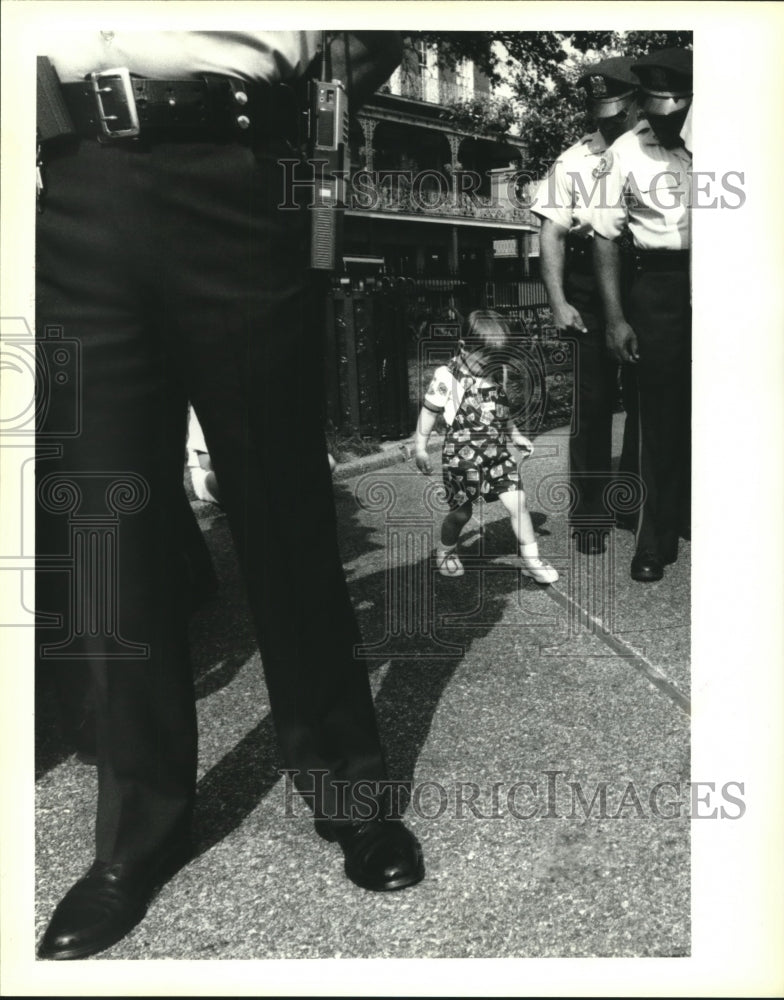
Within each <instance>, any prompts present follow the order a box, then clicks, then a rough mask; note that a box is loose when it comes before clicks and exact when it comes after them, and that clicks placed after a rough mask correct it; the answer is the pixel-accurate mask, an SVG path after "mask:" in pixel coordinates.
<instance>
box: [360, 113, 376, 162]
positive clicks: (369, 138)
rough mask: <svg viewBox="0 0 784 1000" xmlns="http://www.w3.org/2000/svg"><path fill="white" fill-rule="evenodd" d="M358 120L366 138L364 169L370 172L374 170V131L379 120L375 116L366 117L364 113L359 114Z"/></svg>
mask: <svg viewBox="0 0 784 1000" xmlns="http://www.w3.org/2000/svg"><path fill="white" fill-rule="evenodd" d="M357 121H358V122H359V124H360V126H361V128H362V135H363V137H364V140H365V163H364V169H365V170H367V171H368V172H372V170H373V133H374V132H375V131H376V125H378V122H377V121H376V119H375V118H366V117H365V116H364V115H357Z"/></svg>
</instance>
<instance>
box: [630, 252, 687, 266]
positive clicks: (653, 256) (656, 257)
mask: <svg viewBox="0 0 784 1000" xmlns="http://www.w3.org/2000/svg"><path fill="white" fill-rule="evenodd" d="M633 255H634V265H635V267H636V268H637V270H638V271H671V272H672V271H688V270H689V261H690V258H691V252H690V251H689V250H640V249H638V248H637V247H635V249H634V251H633Z"/></svg>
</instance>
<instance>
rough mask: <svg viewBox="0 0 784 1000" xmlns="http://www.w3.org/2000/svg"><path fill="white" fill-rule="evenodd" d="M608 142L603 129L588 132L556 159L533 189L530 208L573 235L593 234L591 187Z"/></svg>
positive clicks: (594, 181)
mask: <svg viewBox="0 0 784 1000" xmlns="http://www.w3.org/2000/svg"><path fill="white" fill-rule="evenodd" d="M606 149H607V145H606V143H605V141H604V139H603V137H602V134H601V132H594V134H593V135H585V136H583V137H582V139H580V141H579V142H577V143H575V144H574V146H570V147H569V149H567V150H566V152H564V153H562V154H561V156H560V157H559V158H558V159H557V160H556V161H555V163H554V164H553V166H552V168H551V170H550V171H549V173H548V174H547V176H546V177H545V178H544V180H543V181H541V182H540V184H539V185H538V187H537V188H536V191H535V192H534V197H533V202H532V204H531V210H532V211H533V212H535V213H536V215H539V216H541V217H542V218H543V219H549V220H550V221H551V222H555V223H557V224H558V225H559V226H562V227H563V228H564V229H568V230H569V233H570V235H572V236H582V237H589V236H593V229H592V228H591V206H590V204H589V202H590V200H591V191H592V190H593V188H594V186H595V185H596V183H597V179H596V177H595V176H594V171H595V170H598V169H600V165H601V162H602V155H603V154H604V152H605V150H606Z"/></svg>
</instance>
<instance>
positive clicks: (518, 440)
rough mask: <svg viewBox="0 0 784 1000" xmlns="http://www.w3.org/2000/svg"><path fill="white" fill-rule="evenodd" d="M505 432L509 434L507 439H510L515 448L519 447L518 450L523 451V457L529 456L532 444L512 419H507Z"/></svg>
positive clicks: (532, 449) (532, 447)
mask: <svg viewBox="0 0 784 1000" xmlns="http://www.w3.org/2000/svg"><path fill="white" fill-rule="evenodd" d="M507 432H508V434H509V439H510V440H511V442H512V444H513V445H514V446H515V447H516V448H519V449H520V451H522V452H525V454H524V455H523V458H530V456H531V455H532V454H533V451H534V446H533V445H532V444H531V442H530V440H529V439H528V438H527V437H526V436H525V434H523V433H522V431H520V429H519V428H518V426H517V424H516V423H515V422H514V421H513V420H510V421H508V423H507Z"/></svg>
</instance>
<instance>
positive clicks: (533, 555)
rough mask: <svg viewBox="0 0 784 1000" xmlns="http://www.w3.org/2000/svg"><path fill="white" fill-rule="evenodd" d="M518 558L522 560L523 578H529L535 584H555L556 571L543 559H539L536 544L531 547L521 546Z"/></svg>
mask: <svg viewBox="0 0 784 1000" xmlns="http://www.w3.org/2000/svg"><path fill="white" fill-rule="evenodd" d="M520 557H521V558H522V560H523V568H522V570H521V572H522V573H523V575H524V576H530V577H531V579H532V580H536V582H537V583H555V581H556V580H557V579H558V570H557V569H555V568H554V567H553V566H551V565H550V563H549V562H547V561H546V560H545V559H540V558H539V547H538V545H537V544H536V542H534V543H532V544H531V545H521V546H520Z"/></svg>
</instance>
